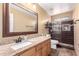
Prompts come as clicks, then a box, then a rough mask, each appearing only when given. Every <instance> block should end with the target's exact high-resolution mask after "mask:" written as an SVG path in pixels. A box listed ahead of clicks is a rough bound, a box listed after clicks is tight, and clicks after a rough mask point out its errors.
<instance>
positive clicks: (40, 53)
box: [36, 44, 42, 56]
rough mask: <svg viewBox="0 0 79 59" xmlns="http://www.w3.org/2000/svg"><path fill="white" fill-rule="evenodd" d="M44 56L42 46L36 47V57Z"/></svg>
mask: <svg viewBox="0 0 79 59" xmlns="http://www.w3.org/2000/svg"><path fill="white" fill-rule="evenodd" d="M41 55H42V45H41V44H39V45H37V46H36V56H41Z"/></svg>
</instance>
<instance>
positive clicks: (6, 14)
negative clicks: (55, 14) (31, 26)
mask: <svg viewBox="0 0 79 59" xmlns="http://www.w3.org/2000/svg"><path fill="white" fill-rule="evenodd" d="M36 15H37V24H36V31H30V32H9V4H8V3H3V37H10V36H18V35H27V34H34V33H38V13H36Z"/></svg>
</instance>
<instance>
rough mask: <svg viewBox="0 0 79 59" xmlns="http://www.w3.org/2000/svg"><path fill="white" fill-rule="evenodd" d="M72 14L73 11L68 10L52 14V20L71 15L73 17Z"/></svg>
mask: <svg viewBox="0 0 79 59" xmlns="http://www.w3.org/2000/svg"><path fill="white" fill-rule="evenodd" d="M72 14H73V11H68V12H64V13H60V14H57V15H54V16H52V21H53V20H54V19H59V18H63V17H69V18H71V19H72Z"/></svg>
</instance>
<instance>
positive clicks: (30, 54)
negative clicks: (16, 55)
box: [20, 48, 36, 56]
mask: <svg viewBox="0 0 79 59" xmlns="http://www.w3.org/2000/svg"><path fill="white" fill-rule="evenodd" d="M35 53H36V52H35V48H31V49H29V50H28V51H25V52H24V53H22V54H20V56H35Z"/></svg>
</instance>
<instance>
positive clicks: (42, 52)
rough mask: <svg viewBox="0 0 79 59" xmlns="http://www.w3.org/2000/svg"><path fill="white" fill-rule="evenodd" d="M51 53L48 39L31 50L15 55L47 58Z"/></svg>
mask: <svg viewBox="0 0 79 59" xmlns="http://www.w3.org/2000/svg"><path fill="white" fill-rule="evenodd" d="M50 52H51V45H50V39H49V40H46V41H44V42H41V43H39V44H37V45H35V46H33V47H32V48H30V49H28V50H26V51H23V52H20V53H18V54H16V55H18V56H47V55H49V54H50Z"/></svg>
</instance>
